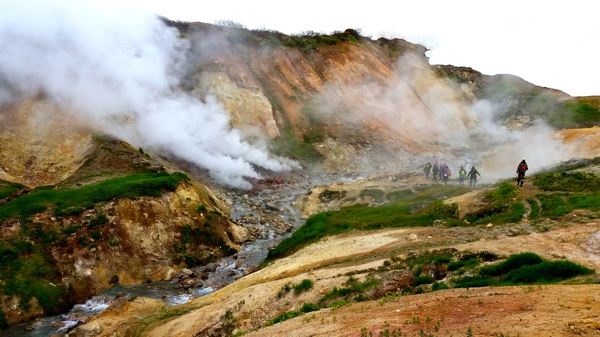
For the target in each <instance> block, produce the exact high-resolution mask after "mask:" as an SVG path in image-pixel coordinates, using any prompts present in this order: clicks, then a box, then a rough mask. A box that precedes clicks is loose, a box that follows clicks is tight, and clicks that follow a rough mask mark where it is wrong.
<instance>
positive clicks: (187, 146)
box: [0, 0, 297, 188]
mask: <svg viewBox="0 0 600 337" xmlns="http://www.w3.org/2000/svg"><path fill="white" fill-rule="evenodd" d="M178 34H179V32H178V31H177V30H175V29H173V28H168V27H166V26H165V25H164V23H163V22H162V21H161V20H160V19H159V18H158V17H156V16H155V15H153V14H151V13H145V12H139V11H132V10H125V9H115V8H113V9H108V8H106V7H101V6H98V5H95V4H94V3H93V2H88V1H61V2H56V1H53V2H47V1H41V0H38V1H30V0H25V1H14V2H9V1H4V0H0V41H2V42H3V43H2V45H3V46H2V51H1V52H0V104H3V103H9V102H10V101H11V99H13V98H14V97H15V96H16V95H17V94H18V95H29V96H32V95H37V94H39V93H40V92H42V93H44V94H45V95H46V96H47V97H48V98H49V99H51V100H52V101H54V102H56V103H58V104H60V105H61V106H63V107H66V108H69V109H75V110H77V111H80V112H81V113H82V114H84V116H85V117H86V118H87V119H89V121H90V122H91V123H94V124H95V125H100V126H101V127H102V129H103V131H104V132H106V133H108V134H111V135H114V136H117V137H119V138H122V139H124V140H126V141H128V142H130V143H132V144H134V145H135V146H143V147H149V148H158V149H162V150H168V151H171V152H173V153H174V154H176V155H178V156H180V157H182V158H183V159H186V160H188V161H190V162H193V163H196V164H198V165H199V166H201V167H204V168H206V169H208V170H209V172H210V174H211V175H212V176H213V177H215V178H217V179H218V180H220V181H221V182H223V183H225V184H227V185H230V186H233V187H239V188H250V187H251V185H250V183H249V182H248V181H246V179H245V178H258V177H260V175H259V174H258V173H257V172H256V170H255V169H254V168H253V165H256V166H260V167H263V168H266V169H269V170H272V171H282V170H288V169H290V168H291V167H297V164H296V163H294V162H291V161H289V160H282V159H280V158H274V157H272V156H270V155H269V153H268V151H267V150H266V149H265V148H261V147H258V146H257V145H252V144H250V143H248V142H247V141H245V140H244V139H243V138H242V136H241V134H240V133H239V132H238V131H237V130H235V129H232V128H231V126H230V124H229V115H228V113H227V112H226V111H224V109H223V107H222V106H221V105H219V104H217V103H216V102H215V100H212V99H208V100H207V102H206V103H203V102H201V101H200V100H199V99H197V98H195V97H193V96H191V95H189V94H186V93H184V92H182V91H180V90H178V89H177V85H178V84H179V82H178V75H179V74H180V73H181V70H182V69H183V66H184V62H185V55H186V52H187V50H188V47H189V46H188V44H187V42H186V41H185V40H182V39H179V38H178Z"/></svg>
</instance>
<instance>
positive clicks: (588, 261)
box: [71, 219, 600, 336]
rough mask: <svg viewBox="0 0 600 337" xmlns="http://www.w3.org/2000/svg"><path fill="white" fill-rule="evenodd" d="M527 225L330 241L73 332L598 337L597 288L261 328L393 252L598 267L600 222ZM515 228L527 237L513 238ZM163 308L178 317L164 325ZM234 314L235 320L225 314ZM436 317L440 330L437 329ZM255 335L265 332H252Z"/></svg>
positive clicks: (457, 292)
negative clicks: (444, 252) (178, 301)
mask: <svg viewBox="0 0 600 337" xmlns="http://www.w3.org/2000/svg"><path fill="white" fill-rule="evenodd" d="M527 228H528V227H527V223H521V224H517V225H514V226H511V225H506V226H496V227H493V228H444V227H431V228H419V229H401V230H381V231H377V232H373V233H350V234H345V235H341V236H338V237H332V238H327V239H325V240H322V241H321V242H319V243H317V244H313V245H311V246H309V247H307V248H305V249H302V250H301V251H299V252H297V253H296V254H294V255H292V256H290V257H287V258H284V259H281V260H278V261H275V262H273V263H271V264H270V265H269V266H267V267H265V268H264V269H261V270H259V271H257V272H255V273H252V274H250V275H248V276H246V277H244V278H242V279H240V280H238V281H236V282H234V283H233V284H231V285H228V286H226V287H225V288H223V289H221V290H219V291H217V292H215V293H212V294H209V295H206V296H204V297H201V298H198V299H196V300H193V301H192V302H190V303H188V304H185V305H183V306H180V307H177V308H166V307H165V305H164V304H163V303H160V302H159V301H149V300H147V299H139V300H138V299H136V300H134V301H132V302H126V301H121V302H118V304H115V305H113V306H112V307H110V308H109V309H107V310H106V311H105V312H104V313H103V314H101V315H99V316H97V317H95V318H93V319H92V320H90V321H89V322H88V323H87V324H85V325H83V326H80V327H78V328H77V329H76V330H75V331H73V332H72V333H71V335H76V336H91V335H93V336H110V335H113V334H114V333H118V332H120V333H123V331H130V332H133V331H138V332H141V334H142V335H144V336H218V335H227V332H226V331H227V329H230V330H229V332H230V333H235V332H236V331H247V332H249V333H248V334H247V335H248V336H273V335H276V334H281V333H285V334H286V335H288V336H361V329H363V328H366V329H367V330H368V331H373V332H374V333H375V334H378V333H379V331H382V330H384V329H389V330H395V329H401V330H402V331H403V332H405V333H410V334H409V335H417V334H418V333H419V331H420V329H424V331H426V332H427V333H432V334H433V335H435V336H451V335H454V336H456V335H465V334H466V333H467V330H468V329H470V330H471V331H472V333H473V335H474V336H497V335H499V334H504V335H505V336H516V335H535V336H569V335H577V334H580V335H590V336H591V335H593V334H595V333H597V330H598V328H600V315H598V312H599V311H598V310H599V309H600V301H598V300H599V298H598V295H597V294H598V290H600V288H599V287H598V286H597V285H580V286H575V285H556V286H541V287H538V286H524V287H509V288H479V289H452V290H442V291H437V292H433V293H428V294H423V295H413V296H405V297H393V298H390V299H388V300H386V301H383V302H382V301H372V302H368V301H367V302H361V303H354V304H351V305H349V306H345V307H342V308H340V309H336V310H332V309H324V310H320V311H318V312H316V313H314V315H311V314H312V313H311V314H306V315H304V316H302V317H298V318H294V319H291V320H288V321H285V322H282V323H278V324H276V325H273V326H271V327H266V328H265V327H262V326H263V324H264V323H265V322H266V321H267V320H269V319H271V318H273V317H275V316H277V315H278V314H280V313H282V312H285V311H291V310H298V309H299V308H300V306H301V305H302V304H303V303H308V302H317V301H318V300H319V299H320V298H321V296H322V295H323V294H324V293H325V292H327V291H328V290H331V289H332V288H333V287H335V286H337V287H341V286H343V285H344V284H345V282H346V281H347V279H348V276H347V275H349V274H348V273H352V274H351V275H354V277H356V278H359V279H360V278H362V277H365V276H366V274H367V272H368V271H369V270H373V269H376V268H378V267H379V266H382V265H383V263H384V261H385V260H387V259H389V257H390V256H391V255H399V256H402V255H404V254H407V253H409V252H415V251H419V250H423V249H442V248H449V247H452V248H456V249H459V250H470V251H478V250H485V251H490V252H494V253H497V254H513V253H518V252H523V251H531V252H535V253H538V254H539V255H541V256H543V257H545V258H549V259H556V258H566V259H569V260H571V261H574V262H577V263H580V264H583V265H585V266H587V267H590V268H594V269H596V270H598V268H600V259H598V258H597V256H598V254H599V253H600V246H599V245H598V237H599V236H600V223H599V222H598V221H589V222H588V221H586V220H583V219H581V220H579V221H577V222H568V223H564V224H560V225H558V226H556V227H555V228H553V229H552V230H549V231H547V232H544V233H537V232H531V233H528V232H527V230H528V229H527ZM515 230H516V231H524V234H523V235H517V236H515V235H514V231H515ZM303 279H310V280H313V281H314V288H313V289H311V291H309V292H304V293H302V294H300V295H294V294H293V293H290V294H287V295H284V296H283V297H279V296H278V292H279V291H280V290H281V289H282V288H283V287H284V286H285V285H286V284H288V283H291V284H297V283H298V282H300V281H301V280H303ZM165 310H166V312H171V313H173V314H174V315H175V316H176V317H173V318H171V319H168V320H160V319H159V316H160V315H164V313H165ZM227 312H229V313H230V314H232V315H233V317H235V321H231V320H230V319H228V318H227V317H228V316H227ZM161 313H163V314H161ZM153 317H154V318H153ZM417 317H418V318H419V320H418V322H415V320H416V318H417ZM427 317H429V318H427ZM157 319H158V320H159V321H156V320H157ZM438 321H439V322H441V323H439V324H438V328H439V329H438V330H436V331H434V324H435V322H438ZM407 322H408V323H407ZM228 324H229V325H228ZM258 328H260V329H258ZM254 329H258V330H257V331H254V332H251V331H252V330H254Z"/></svg>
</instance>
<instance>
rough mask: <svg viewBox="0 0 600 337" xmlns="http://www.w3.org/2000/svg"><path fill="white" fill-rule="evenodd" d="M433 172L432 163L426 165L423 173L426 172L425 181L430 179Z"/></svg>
mask: <svg viewBox="0 0 600 337" xmlns="http://www.w3.org/2000/svg"><path fill="white" fill-rule="evenodd" d="M430 171H431V163H430V162H427V163H425V167H424V168H423V172H425V179H429V172H430Z"/></svg>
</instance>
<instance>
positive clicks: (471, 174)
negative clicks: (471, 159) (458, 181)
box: [467, 166, 481, 186]
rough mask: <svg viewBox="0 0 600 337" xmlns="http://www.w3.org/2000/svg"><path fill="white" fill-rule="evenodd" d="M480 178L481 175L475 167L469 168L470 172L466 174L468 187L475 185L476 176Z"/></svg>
mask: <svg viewBox="0 0 600 337" xmlns="http://www.w3.org/2000/svg"><path fill="white" fill-rule="evenodd" d="M478 175H479V176H480V177H481V174H479V171H477V169H476V168H475V166H472V167H471V170H469V174H467V177H469V179H470V180H469V186H475V184H477V176H478Z"/></svg>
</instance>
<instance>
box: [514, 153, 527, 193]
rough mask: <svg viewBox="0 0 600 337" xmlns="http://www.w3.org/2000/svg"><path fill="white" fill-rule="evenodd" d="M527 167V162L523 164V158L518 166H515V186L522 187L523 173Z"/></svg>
mask: <svg viewBox="0 0 600 337" xmlns="http://www.w3.org/2000/svg"><path fill="white" fill-rule="evenodd" d="M528 169H529V167H527V162H525V158H523V160H521V162H520V163H519V165H518V166H517V186H519V187H523V181H524V180H525V172H527V170H528Z"/></svg>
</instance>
